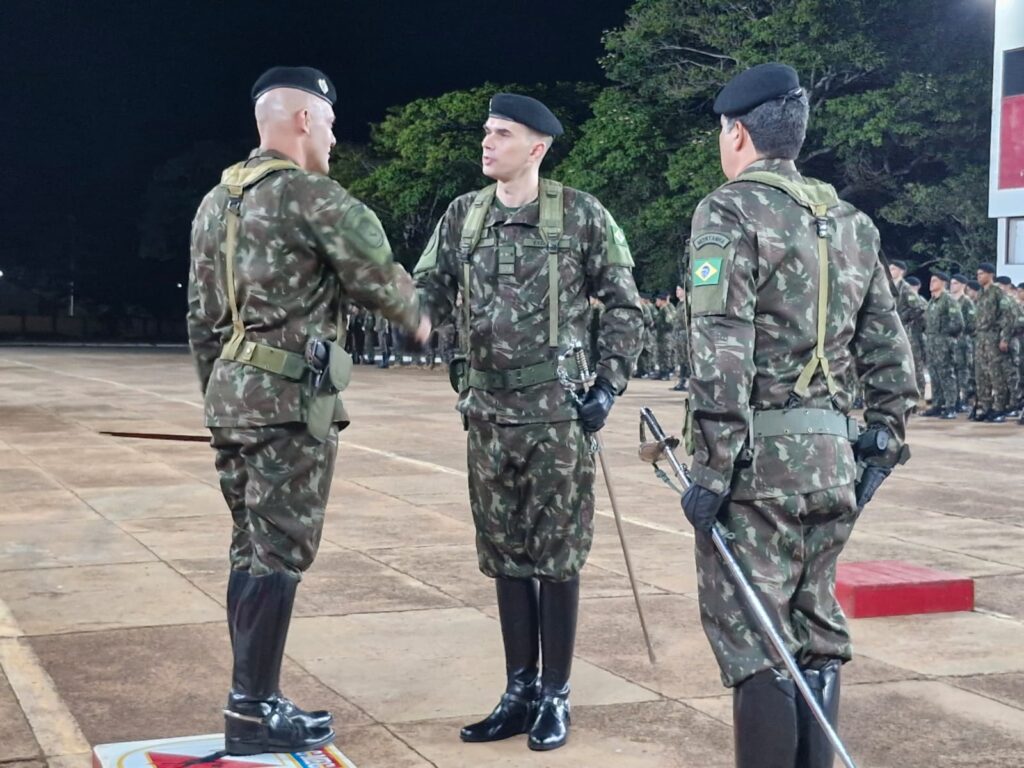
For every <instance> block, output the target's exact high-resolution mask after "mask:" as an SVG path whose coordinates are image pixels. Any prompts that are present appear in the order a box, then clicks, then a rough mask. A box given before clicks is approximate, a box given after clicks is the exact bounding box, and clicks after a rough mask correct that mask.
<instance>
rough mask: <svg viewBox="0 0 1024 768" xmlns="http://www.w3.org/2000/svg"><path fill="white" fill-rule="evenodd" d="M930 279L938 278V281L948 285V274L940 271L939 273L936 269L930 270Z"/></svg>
mask: <svg viewBox="0 0 1024 768" xmlns="http://www.w3.org/2000/svg"><path fill="white" fill-rule="evenodd" d="M932 277H937V278H939V280H941V281H942V282H944V283H948V282H949V274H948V273H946V272H942V271H940V270H938V269H933V270H932Z"/></svg>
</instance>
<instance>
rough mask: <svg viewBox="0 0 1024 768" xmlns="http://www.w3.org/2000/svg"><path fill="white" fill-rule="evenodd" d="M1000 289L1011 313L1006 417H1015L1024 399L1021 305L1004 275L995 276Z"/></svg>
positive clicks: (1023, 330) (1023, 334) (1009, 280)
mask: <svg viewBox="0 0 1024 768" xmlns="http://www.w3.org/2000/svg"><path fill="white" fill-rule="evenodd" d="M996 283H998V285H999V288H1000V290H1002V292H1003V293H1004V294H1006V298H1008V299H1009V300H1010V307H1011V309H1012V314H1013V325H1012V326H1011V328H1010V352H1009V354H1008V356H1007V358H1006V362H1007V363H1008V365H1007V372H1006V380H1007V382H1009V389H1010V408H1009V411H1010V412H1009V413H1007V414H1006V415H1007V417H1017V416H1018V415H1020V414H1019V412H1020V410H1021V401H1022V400H1024V379H1022V377H1021V342H1022V341H1024V339H1022V336H1024V317H1022V312H1021V307H1020V305H1019V304H1018V303H1017V289H1016V288H1015V287H1014V285H1013V281H1012V280H1011V279H1010V278H1009V277H1007V276H1006V275H1000V276H999V277H997V278H996Z"/></svg>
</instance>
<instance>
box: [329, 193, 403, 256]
mask: <svg viewBox="0 0 1024 768" xmlns="http://www.w3.org/2000/svg"><path fill="white" fill-rule="evenodd" d="M341 226H342V231H343V232H344V234H345V235H346V236H347V237H348V238H349V239H350V240H351V241H352V242H353V243H354V244H355V245H356V246H357V247H358V248H359V249H360V250H361V251H362V252H363V253H364V254H365V255H366V256H369V257H370V258H371V259H373V261H375V262H377V263H378V264H386V263H387V262H388V261H390V259H391V246H390V245H389V244H388V238H387V235H385V234H384V227H382V226H381V223H380V219H378V218H377V214H375V213H374V212H373V211H371V210H370V209H369V208H367V207H366V206H365V205H363V204H362V203H357V204H356V205H353V206H352V207H351V208H349V209H348V211H346V212H345V215H344V217H343V218H342V221H341Z"/></svg>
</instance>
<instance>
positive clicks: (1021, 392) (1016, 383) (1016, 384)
mask: <svg viewBox="0 0 1024 768" xmlns="http://www.w3.org/2000/svg"><path fill="white" fill-rule="evenodd" d="M1010 360H1011V363H1010V368H1011V370H1012V372H1013V379H1012V388H1011V389H1010V395H1011V400H1010V405H1011V406H1018V405H1020V404H1021V403H1024V337H1021V336H1017V337H1015V338H1013V339H1010Z"/></svg>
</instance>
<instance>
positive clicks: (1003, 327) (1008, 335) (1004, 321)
mask: <svg viewBox="0 0 1024 768" xmlns="http://www.w3.org/2000/svg"><path fill="white" fill-rule="evenodd" d="M996 290H998V291H999V302H1000V304H999V341H1000V343H1002V342H1004V341H1005V342H1006V343H1007V344H1009V343H1010V340H1011V339H1012V338H1013V326H1014V321H1015V320H1016V315H1017V313H1016V312H1014V306H1013V299H1011V298H1010V297H1009V296H1007V295H1006V294H1005V293H1003V291H1002V289H1001V288H998V287H997V289H996Z"/></svg>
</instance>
